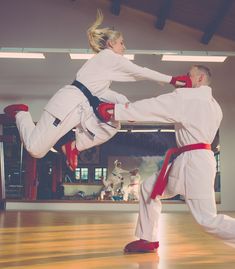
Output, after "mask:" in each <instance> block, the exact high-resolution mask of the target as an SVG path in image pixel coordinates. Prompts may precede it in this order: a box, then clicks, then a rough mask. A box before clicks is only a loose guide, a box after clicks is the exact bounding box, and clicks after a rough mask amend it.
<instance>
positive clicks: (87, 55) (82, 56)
mask: <svg viewBox="0 0 235 269" xmlns="http://www.w3.org/2000/svg"><path fill="white" fill-rule="evenodd" d="M69 55H70V58H71V59H72V60H88V59H90V58H92V57H93V56H94V54H91V53H70V54H69Z"/></svg>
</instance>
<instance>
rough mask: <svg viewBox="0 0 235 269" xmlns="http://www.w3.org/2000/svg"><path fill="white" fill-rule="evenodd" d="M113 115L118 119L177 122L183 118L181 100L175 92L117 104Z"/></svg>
mask: <svg viewBox="0 0 235 269" xmlns="http://www.w3.org/2000/svg"><path fill="white" fill-rule="evenodd" d="M114 117H115V120H119V121H139V122H159V123H171V124H174V123H179V122H181V121H182V120H183V102H182V99H181V98H180V96H179V95H178V94H177V93H176V92H173V93H169V94H163V95H160V96H158V97H155V98H149V99H144V100H140V101H137V102H134V103H129V104H126V105H122V104H117V105H115V109H114Z"/></svg>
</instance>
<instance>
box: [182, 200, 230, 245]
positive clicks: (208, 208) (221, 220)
mask: <svg viewBox="0 0 235 269" xmlns="http://www.w3.org/2000/svg"><path fill="white" fill-rule="evenodd" d="M185 202H186V203H187V205H188V206H189V208H190V211H191V213H192V215H193V217H194V218H195V220H196V221H197V222H198V223H199V224H200V225H201V226H202V228H203V229H204V230H205V231H206V232H208V233H210V234H212V235H214V236H215V237H217V238H220V239H222V240H223V241H224V243H225V244H228V245H230V246H232V247H234V248H235V219H234V218H231V217H229V216H227V215H222V214H217V210H216V202H215V198H214V197H212V198H210V199H186V200H185Z"/></svg>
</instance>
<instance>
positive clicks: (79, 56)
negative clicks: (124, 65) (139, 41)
mask: <svg viewBox="0 0 235 269" xmlns="http://www.w3.org/2000/svg"><path fill="white" fill-rule="evenodd" d="M69 55H70V58H71V59H72V60H88V59H90V58H92V57H93V56H94V55H95V54H94V53H70V54H69ZM123 56H124V57H126V58H127V59H129V60H134V58H135V55H134V54H124V55H123Z"/></svg>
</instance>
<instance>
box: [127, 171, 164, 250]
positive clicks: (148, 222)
mask: <svg viewBox="0 0 235 269" xmlns="http://www.w3.org/2000/svg"><path fill="white" fill-rule="evenodd" d="M155 181H156V175H155V174H154V175H152V176H151V177H149V178H148V179H146V180H145V181H144V182H143V183H142V184H141V186H140V197H139V216H138V221H137V226H136V232H135V235H136V237H138V238H140V239H139V240H136V241H133V242H131V243H129V244H127V245H126V246H125V248H124V251H125V252H126V253H143V252H153V251H156V249H157V248H158V247H159V242H158V224H159V218H160V213H161V208H162V205H161V201H160V199H158V198H157V199H155V200H152V199H151V198H150V194H151V192H152V189H153V186H154V183H155Z"/></svg>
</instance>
